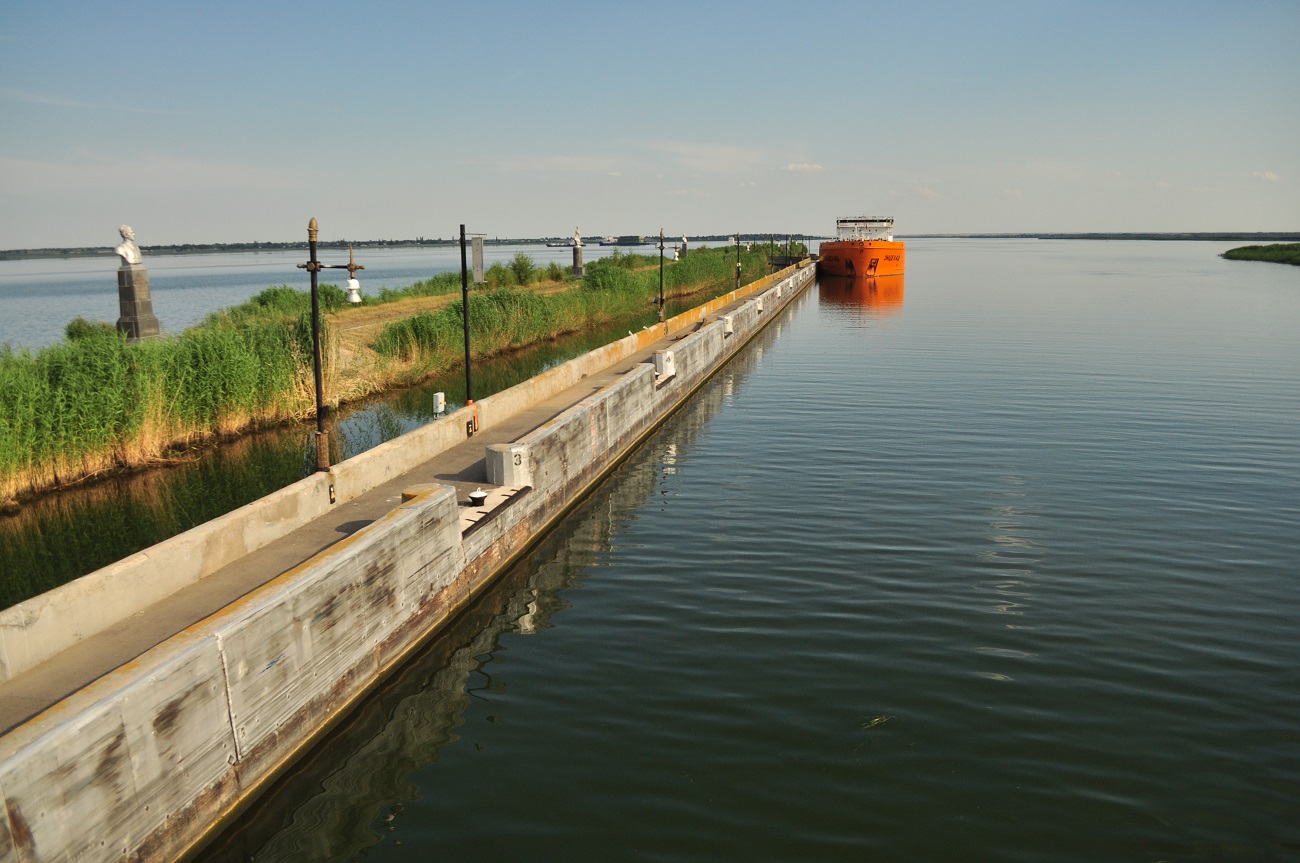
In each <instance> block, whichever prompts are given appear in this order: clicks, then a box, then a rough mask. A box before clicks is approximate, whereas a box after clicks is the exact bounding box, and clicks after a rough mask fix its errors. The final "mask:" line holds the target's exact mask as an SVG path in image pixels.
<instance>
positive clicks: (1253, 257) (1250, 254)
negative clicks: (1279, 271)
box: [1222, 243, 1300, 267]
mask: <svg viewBox="0 0 1300 863" xmlns="http://www.w3.org/2000/svg"><path fill="white" fill-rule="evenodd" d="M1222 257H1224V258H1227V259H1228V260H1230V261H1269V262H1271V263H1274V264H1291V265H1293V266H1298V267H1300V243H1273V244H1272V245H1269V246H1241V247H1239V248H1236V249H1229V250H1228V251H1226V252H1224V253H1223V255H1222Z"/></svg>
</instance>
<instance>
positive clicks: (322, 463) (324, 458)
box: [307, 217, 330, 470]
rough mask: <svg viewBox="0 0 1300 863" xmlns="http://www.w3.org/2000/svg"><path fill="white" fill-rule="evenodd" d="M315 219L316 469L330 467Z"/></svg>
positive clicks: (311, 226)
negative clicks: (322, 366) (322, 365)
mask: <svg viewBox="0 0 1300 863" xmlns="http://www.w3.org/2000/svg"><path fill="white" fill-rule="evenodd" d="M317 234H318V230H317V227H316V219H315V217H313V218H312V220H311V221H310V222H308V223H307V248H308V250H309V255H308V259H307V272H309V273H311V358H312V369H313V371H314V372H315V373H316V469H317V470H329V469H330V447H329V436H328V434H327V433H326V431H325V380H324V375H323V373H322V370H321V358H320V357H321V351H320V289H319V286H318V285H317V281H318V278H317V276H318V274H319V273H320V261H318V260H316V237H317Z"/></svg>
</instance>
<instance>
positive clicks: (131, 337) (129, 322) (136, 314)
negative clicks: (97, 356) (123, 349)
mask: <svg viewBox="0 0 1300 863" xmlns="http://www.w3.org/2000/svg"><path fill="white" fill-rule="evenodd" d="M118 232H119V233H120V234H121V235H122V244H121V245H120V246H118V247H117V248H115V249H114V250H113V251H115V252H117V254H118V256H119V257H121V259H122V266H120V267H118V268H117V300H118V305H119V306H120V308H121V311H122V316H121V317H120V318H118V319H117V331H118V332H120V333H126V337H127V340H128V341H132V342H134V341H137V340H139V339H151V338H154V337H156V336H157V335H158V334H159V332H160V330H159V327H158V318H156V317H154V313H153V300H152V299H151V298H150V296H149V272H148V270H146V269H145V268H144V264H143V263H142V260H141V257H140V247H139V246H137V245H136V244H135V231H133V230H131V226H130V225H123V226H122V227H120V228H118Z"/></svg>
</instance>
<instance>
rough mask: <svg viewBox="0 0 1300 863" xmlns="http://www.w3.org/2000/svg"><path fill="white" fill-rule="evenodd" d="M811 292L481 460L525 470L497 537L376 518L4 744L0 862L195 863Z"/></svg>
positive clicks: (433, 500) (792, 290)
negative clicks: (191, 861) (228, 824)
mask: <svg viewBox="0 0 1300 863" xmlns="http://www.w3.org/2000/svg"><path fill="white" fill-rule="evenodd" d="M811 280H812V272H811V269H807V270H802V271H798V272H795V273H792V274H789V275H787V276H786V277H785V278H783V279H781V280H779V281H778V282H776V283H773V282H772V281H768V282H767V283H765V284H764V285H762V286H760V288H759V289H758V291H757V293H756V295H755V296H754V297H753V298H752V299H751V300H750V301H749V302H748V303H747V304H746V305H745V307H744V308H742V309H740V310H738V311H737V312H736V313H735V314H734V315H733V316H732V322H733V329H734V332H733V333H732V334H731V335H727V334H725V333H724V329H725V326H724V323H723V322H722V321H713V322H710V323H707V324H704V325H703V326H701V327H699V328H698V329H696V330H694V331H693V332H690V333H689V334H687V335H684V336H683V337H682V338H680V339H678V340H677V341H676V342H675V343H674V345H673V347H672V348H671V350H672V352H673V354H674V357H675V359H676V374H675V375H673V376H672V377H671V378H665V377H664V376H662V375H660V376H656V374H655V370H654V366H653V365H652V364H650V363H643V364H640V365H638V366H637V367H635V368H634V369H633V370H631V371H630V372H628V373H627V374H625V375H623V376H622V377H620V378H619V380H617V381H615V382H614V383H612V384H610V385H609V386H606V387H604V388H603V389H601V390H600V391H599V392H597V393H595V394H593V395H592V396H590V397H589V398H587V399H586V400H584V401H583V402H581V403H579V404H577V405H574V406H572V407H571V408H569V409H568V410H566V411H564V412H563V413H561V414H560V415H559V416H557V417H555V418H554V419H553V420H551V421H550V422H548V423H546V424H545V425H543V426H541V427H540V428H538V429H535V430H534V431H533V432H530V433H529V434H528V435H526V436H524V437H523V438H521V439H520V440H519V441H516V442H514V443H512V444H506V445H496V446H494V447H492V448H491V450H490V458H491V459H493V461H494V463H495V464H496V467H495V468H494V469H495V470H498V471H500V470H507V469H508V470H515V469H522V470H524V471H526V472H527V474H528V478H529V482H528V483H527V485H529V486H530V489H529V491H528V492H527V493H526V494H520V495H517V496H515V497H513V498H511V500H510V502H509V503H508V504H506V505H505V506H504V509H503V510H502V511H501V512H500V513H499V514H498V515H497V517H495V518H493V519H491V520H489V521H487V522H485V523H483V524H481V525H478V526H475V527H473V528H469V529H468V530H467V531H466V532H465V534H464V535H462V532H461V531H462V529H461V521H460V507H459V506H458V505H457V502H456V499H455V492H454V491H453V490H452V488H451V487H449V486H443V485H426V486H420V487H418V488H415V489H412V490H411V492H409V493H408V494H407V495H404V497H405V498H406V500H405V502H404V503H403V504H402V505H401V506H399V507H398V508H397V509H395V510H393V511H392V512H391V513H389V514H388V515H387V516H385V517H384V518H382V519H379V520H377V521H375V522H374V523H373V524H371V525H368V526H367V527H365V528H363V529H362V530H360V531H358V532H356V533H355V534H353V535H352V536H350V537H348V538H346V539H344V540H341V541H340V542H338V543H336V544H335V545H333V546H331V547H330V548H329V549H326V550H325V551H323V552H321V553H320V554H319V555H317V556H316V557H314V558H312V559H311V560H309V561H307V562H305V563H303V564H301V565H300V566H298V567H296V568H295V569H293V570H290V571H289V572H286V573H284V574H282V575H280V576H278V577H277V578H275V579H273V580H272V581H270V582H269V583H267V584H266V585H264V586H263V587H261V588H259V589H257V590H255V591H253V592H252V593H250V594H249V595H247V596H245V597H244V598H242V599H241V600H239V601H238V602H236V603H234V604H232V605H230V606H228V607H227V608H225V609H223V610H222V611H220V612H218V613H216V614H214V615H213V616H211V617H209V618H208V619H206V620H204V621H202V622H200V623H198V624H196V625H195V626H193V627H191V628H190V629H188V630H186V631H185V632H183V633H180V634H179V635H177V636H176V637H174V638H172V639H170V640H168V641H167V642H165V643H164V644H162V645H159V646H158V647H157V648H155V649H153V650H151V651H149V652H148V653H146V654H145V655H144V656H142V657H140V658H139V659H137V660H136V661H134V662H132V663H129V664H127V665H125V666H122V667H121V668H119V669H117V670H115V671H113V672H111V673H110V674H108V675H106V676H105V677H103V678H101V679H99V680H98V681H96V682H95V683H93V684H91V685H90V686H88V687H86V688H85V689H83V690H81V691H79V692H77V693H75V694H74V695H72V696H70V697H69V698H67V699H65V700H64V701H63V702H61V703H60V704H58V705H56V706H55V707H53V708H51V709H50V710H48V711H46V712H45V713H43V714H41V715H40V716H38V717H36V718H35V719H33V720H31V721H30V722H28V723H26V724H24V725H22V726H20V727H19V728H17V729H15V730H14V731H12V732H10V733H9V734H8V735H5V736H4V737H3V738H0V798H2V799H3V800H4V804H5V812H4V813H3V814H4V815H5V816H6V817H3V818H0V861H10V860H13V861H24V863H38V861H39V863H49V861H63V860H68V861H72V860H76V861H83V860H119V859H132V860H148V861H153V860H160V861H161V860H171V859H175V858H176V857H177V856H178V855H182V854H184V853H186V852H187V851H190V850H193V849H194V848H196V847H198V846H199V845H201V843H202V842H203V841H204V839H205V837H207V836H208V835H210V834H211V833H212V832H213V831H215V830H217V829H219V828H220V826H221V825H222V823H223V819H227V818H229V817H231V816H232V815H233V814H235V813H236V812H237V811H238V809H239V807H240V806H242V805H245V804H246V803H247V802H248V801H250V800H251V799H253V797H255V796H256V794H257V793H258V792H259V791H260V790H261V789H262V788H263V787H265V785H266V784H267V783H269V782H270V781H271V780H272V779H274V778H275V777H276V776H277V775H278V774H279V772H280V771H282V770H283V769H284V768H285V767H286V766H287V765H288V764H290V763H291V762H292V761H293V760H294V759H295V758H296V757H297V756H298V755H300V754H301V753H302V752H303V751H304V750H305V749H306V748H307V747H308V746H309V745H310V744H311V743H312V741H314V740H315V739H316V738H317V737H319V736H320V735H321V734H323V733H324V731H325V730H327V729H328V727H329V726H330V724H331V722H332V720H334V719H335V718H337V717H339V716H340V715H342V713H343V712H344V711H346V710H347V709H348V708H350V707H351V706H352V705H354V704H355V703H356V702H357V701H358V700H359V699H360V698H361V697H362V696H363V695H364V694H365V693H366V692H367V691H369V690H370V689H371V688H372V687H373V686H374V685H375V684H376V683H377V682H378V681H379V680H380V679H381V678H382V677H383V676H384V675H385V674H386V673H387V672H388V671H390V670H392V669H393V668H395V667H396V666H397V665H398V664H399V663H400V662H401V661H402V659H403V658H405V657H406V656H407V655H408V654H409V653H410V652H411V651H413V650H414V649H416V648H417V647H418V646H419V645H420V643H421V642H422V641H423V640H424V639H425V638H427V637H428V636H429V635H430V634H431V633H432V632H434V631H436V630H437V628H438V627H439V626H440V625H441V624H442V623H444V622H445V621H447V620H449V619H450V618H451V617H452V616H453V615H454V614H455V612H456V611H457V610H458V609H459V608H461V607H462V606H464V605H465V604H466V603H467V602H469V601H470V599H471V598H472V597H473V596H474V595H475V594H476V593H477V592H478V591H479V590H481V589H482V588H484V587H485V586H486V585H487V584H488V583H489V582H490V581H491V579H492V578H493V577H494V576H495V575H496V574H497V573H499V572H500V571H501V570H502V568H503V567H504V566H505V565H506V564H507V563H508V562H509V561H510V560H512V559H513V558H514V557H516V556H517V555H519V554H521V553H522V552H523V551H524V550H525V549H526V548H527V547H528V545H529V543H531V542H532V541H533V540H534V539H536V538H537V537H538V536H539V535H540V533H541V532H542V531H544V530H545V529H546V527H547V526H548V525H549V524H551V523H553V522H554V521H555V520H557V519H558V518H560V517H561V516H562V515H563V513H564V512H565V511H566V510H567V508H568V507H570V506H572V505H573V503H574V502H575V501H576V500H577V499H578V498H579V496H580V495H581V494H582V492H583V491H585V490H586V489H587V488H588V487H590V485H591V484H592V483H594V482H595V481H596V480H598V479H599V478H600V476H601V475H602V474H603V473H604V472H606V471H608V470H610V469H611V468H612V467H613V466H614V465H615V464H616V463H617V461H618V460H619V459H620V458H621V457H622V456H623V455H625V454H626V453H627V452H628V451H629V450H630V449H631V448H632V447H633V446H635V444H636V443H637V442H638V441H639V440H641V439H642V438H643V437H644V436H645V435H646V434H648V433H649V432H650V431H651V430H652V429H653V428H654V427H655V425H657V424H658V423H659V422H661V421H662V420H663V419H664V418H665V417H666V416H667V415H668V414H669V413H670V412H671V411H672V410H673V409H674V408H675V407H676V406H677V405H678V404H680V402H681V400H682V399H684V398H685V397H686V396H687V395H689V393H690V391H691V390H692V389H693V388H695V387H697V386H698V385H699V384H700V383H702V382H703V381H704V380H705V379H706V378H707V377H708V376H709V375H710V374H712V373H713V372H714V371H716V370H717V369H718V368H720V367H721V365H722V364H724V363H725V361H726V359H727V358H728V357H729V356H730V355H731V354H732V353H733V352H734V351H735V350H737V349H738V348H739V347H740V346H741V345H742V344H743V343H744V341H745V340H746V339H747V338H748V337H749V336H752V335H753V334H754V333H755V332H757V330H758V329H759V328H760V327H761V326H762V325H763V324H765V323H766V322H767V321H768V320H770V319H771V318H772V317H773V315H774V314H775V312H776V311H777V309H778V307H779V305H782V304H784V303H785V302H787V301H788V300H789V299H790V298H792V297H793V296H795V295H796V294H797V292H798V290H800V289H802V288H803V287H804V286H806V285H807V284H808V283H810V282H811ZM760 304H761V305H762V306H763V309H764V310H763V312H761V313H760V312H759V311H758V306H759V305H760ZM702 319H703V317H702V316H701V317H700V318H696V319H695V320H693V321H691V322H690V323H692V324H693V323H695V322H697V321H699V320H702ZM607 364H608V363H604V364H602V366H601V368H603V367H605V365H607ZM530 383H531V382H530ZM541 389H542V390H544V389H545V387H544V386H543V387H541ZM538 397H539V398H541V397H544V396H538ZM487 401H488V400H485V403H486V402H487ZM500 415H502V414H498V416H500ZM463 429H464V426H463V423H462V425H461V430H462V434H463ZM453 437H454V436H453ZM386 446H387V445H386ZM372 452H373V451H372ZM367 455H369V454H367ZM515 455H519V456H520V458H519V463H518V464H516V463H515V459H514V456H515ZM417 463H418V462H417ZM390 469H391V468H389V467H388V466H386V465H378V464H367V465H365V466H363V467H359V468H357V469H356V476H357V477H365V476H379V475H384V474H385V473H386V472H387V471H389V470H390ZM342 476H343V474H342V473H340V475H339V477H338V482H339V485H340V487H341V486H342V485H343V480H342ZM348 481H349V482H354V483H355V484H356V487H360V486H361V484H362V483H363V482H364V480H363V479H359V478H356V477H353V478H349V480H348ZM259 503H260V502H259Z"/></svg>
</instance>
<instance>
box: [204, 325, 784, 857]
mask: <svg viewBox="0 0 1300 863" xmlns="http://www.w3.org/2000/svg"><path fill="white" fill-rule="evenodd" d="M759 338H760V340H763V341H770V337H769V338H768V339H763V336H762V335H760V336H759ZM749 357H750V359H749V361H747V362H746V361H744V359H743V358H738V360H737V361H735V362H733V364H732V365H731V366H729V367H728V368H726V369H724V370H723V371H722V372H721V373H720V374H721V375H722V376H723V377H724V379H725V383H724V385H723V386H710V387H705V388H704V389H702V390H701V391H700V392H699V393H697V395H696V396H695V397H694V398H693V399H692V401H691V402H690V403H689V404H688V406H687V407H686V408H684V409H683V411H682V412H681V413H680V414H678V415H677V416H675V417H674V418H673V419H671V420H670V421H669V423H668V424H667V425H666V426H665V427H664V428H663V429H662V430H661V431H660V432H659V433H658V434H657V435H655V436H654V437H652V438H651V439H650V440H649V441H648V442H647V443H646V445H645V446H644V447H642V448H641V449H640V450H638V451H637V452H635V453H633V455H632V456H631V457H630V459H629V461H628V462H627V463H626V464H624V465H623V466H622V467H621V468H620V469H619V470H618V471H617V472H615V473H614V474H613V475H612V476H611V477H610V478H609V479H608V480H607V481H606V482H604V483H603V484H602V485H601V486H599V487H598V488H597V489H596V490H595V491H594V492H593V493H592V495H591V496H590V497H588V498H587V499H586V500H585V501H583V503H582V504H580V505H579V507H578V508H577V509H575V511H574V512H573V513H572V514H571V515H570V516H569V517H567V518H566V519H565V520H564V521H563V522H562V523H561V525H560V527H559V528H558V529H557V530H556V531H555V532H553V533H552V534H550V535H549V536H548V537H546V538H545V539H544V540H543V541H542V542H541V543H540V544H539V545H538V546H537V548H535V549H534V550H533V551H532V552H531V553H530V554H529V555H527V556H526V557H525V558H524V559H523V560H522V561H520V563H518V564H517V565H515V566H514V567H512V568H511V569H510V570H509V571H508V572H506V573H505V574H504V575H503V576H502V578H501V580H500V581H499V582H497V583H496V584H495V585H494V586H493V587H492V588H491V589H489V590H488V591H487V592H486V593H485V594H484V595H483V596H482V597H481V598H480V599H479V600H477V601H476V602H475V604H474V605H473V606H472V607H471V608H470V609H469V610H468V611H467V612H466V613H465V614H463V615H462V616H461V617H460V618H458V619H457V621H456V622H455V623H454V624H453V625H452V626H451V627H450V628H449V629H448V630H446V631H444V632H443V633H441V634H440V635H439V636H438V637H437V638H436V639H435V640H434V641H433V642H432V643H431V644H430V645H429V646H428V647H427V648H425V650H424V652H423V654H422V655H421V656H419V657H418V658H416V659H415V660H414V661H413V662H411V663H410V664H408V665H407V666H406V667H405V668H404V669H403V670H402V671H400V672H399V673H398V674H397V675H396V676H395V677H394V678H393V679H392V680H390V681H389V682H387V683H385V684H384V686H383V687H382V689H381V690H380V691H379V692H377V693H376V694H375V695H373V696H372V697H371V699H370V700H369V701H368V702H367V703H366V704H364V705H362V706H361V707H360V708H359V709H358V710H357V711H355V712H354V713H353V714H352V715H351V716H350V717H349V718H348V719H347V720H345V722H344V724H343V726H342V727H341V728H340V729H339V730H337V731H336V732H334V733H333V734H332V735H331V736H330V738H329V739H328V740H326V741H325V742H324V743H322V744H321V745H319V746H317V747H316V748H315V749H314V750H313V751H312V752H311V754H310V755H309V756H308V757H307V759H306V761H305V762H303V763H301V764H300V765H298V766H297V767H295V768H294V770H293V771H292V772H291V773H290V774H289V775H288V776H286V777H285V778H283V779H281V780H280V782H279V783H278V784H277V785H276V786H275V787H274V788H273V789H272V790H271V791H270V792H268V794H267V795H266V796H265V797H264V798H262V800H261V801H260V802H259V804H258V805H257V806H256V807H254V808H253V809H252V810H251V812H250V814H249V815H247V816H245V817H244V818H243V819H242V820H241V821H239V822H238V823H237V824H236V825H235V826H234V827H233V828H232V829H231V830H230V831H228V832H227V833H226V834H224V835H223V836H222V837H221V838H220V839H218V840H217V842H216V843H214V845H213V846H211V847H210V848H208V849H207V850H206V851H205V852H204V853H203V855H202V856H201V857H200V860H201V861H202V863H233V861H241V863H242V861H250V860H257V861H258V863H268V861H301V860H316V861H320V860H341V859H350V858H353V857H355V856H356V855H358V854H361V853H364V852H365V851H366V849H373V848H374V847H375V846H379V845H385V844H392V843H390V841H389V839H388V837H389V834H390V833H392V832H394V831H395V830H396V828H397V827H399V826H402V825H401V819H402V818H403V817H404V815H405V808H404V802H405V801H409V800H411V799H414V798H415V797H417V796H418V793H419V791H418V789H417V788H416V786H415V785H414V784H413V782H412V779H411V777H412V775H413V774H414V773H416V772H417V771H419V770H420V769H422V768H424V767H427V766H428V765H430V764H433V763H434V762H436V761H437V760H438V756H439V752H440V751H441V749H442V748H443V747H444V746H446V745H447V744H450V743H454V742H457V741H458V740H461V735H458V734H457V732H456V729H458V728H460V727H461V726H463V725H464V724H465V721H466V717H465V713H466V710H467V709H468V708H469V706H470V704H471V700H487V701H492V700H494V699H496V698H498V697H504V696H505V693H506V692H507V691H508V689H509V686H510V679H509V670H508V667H506V665H505V663H502V662H500V661H499V660H500V658H501V657H502V655H504V654H507V653H508V652H509V650H510V647H509V645H508V644H503V642H502V639H503V636H508V635H534V634H537V633H540V632H542V631H544V630H546V629H548V628H550V627H551V626H553V625H554V624H552V623H551V619H552V617H553V616H554V615H556V614H558V613H559V612H561V611H563V610H565V609H567V608H568V607H569V603H568V601H567V600H566V599H565V597H564V593H565V591H567V590H568V589H570V588H573V587H576V586H578V585H579V584H580V582H581V581H582V580H583V579H584V578H586V577H589V576H590V575H591V573H592V571H593V569H594V568H596V567H599V566H601V565H602V558H603V557H604V556H606V555H607V554H609V553H610V551H611V550H612V549H613V548H615V545H616V542H617V540H616V535H617V534H618V532H619V531H620V528H621V526H622V525H623V524H624V523H625V522H626V521H627V520H629V519H631V518H634V517H635V513H636V511H637V510H638V509H639V508H640V507H642V506H644V505H645V504H646V502H647V501H649V500H652V499H654V498H656V497H662V496H663V495H664V494H665V492H666V488H665V487H666V485H667V484H669V483H672V482H675V481H676V479H677V477H676V476H675V475H676V473H677V463H678V460H679V453H681V452H687V451H690V450H691V448H692V446H693V445H694V442H695V441H696V439H697V438H698V437H699V435H700V434H701V433H702V432H703V431H704V429H705V428H706V427H707V424H708V422H709V421H710V420H711V419H712V418H713V417H715V416H716V415H717V414H718V413H719V412H720V411H721V410H722V408H723V407H724V405H725V403H726V399H727V393H729V392H734V391H735V390H737V389H739V388H740V386H741V383H742V380H743V378H744V376H745V375H746V374H747V373H748V372H749V371H751V370H752V369H753V367H754V360H755V359H756V358H757V353H756V352H755V353H753V354H749ZM486 718H487V719H488V720H489V721H491V717H490V716H489V717H486ZM466 734H467V732H466ZM468 744H473V745H474V746H476V747H478V746H479V745H480V744H478V743H477V742H474V741H473V740H471V739H466V740H463V741H462V745H468ZM426 829H427V828H426Z"/></svg>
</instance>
